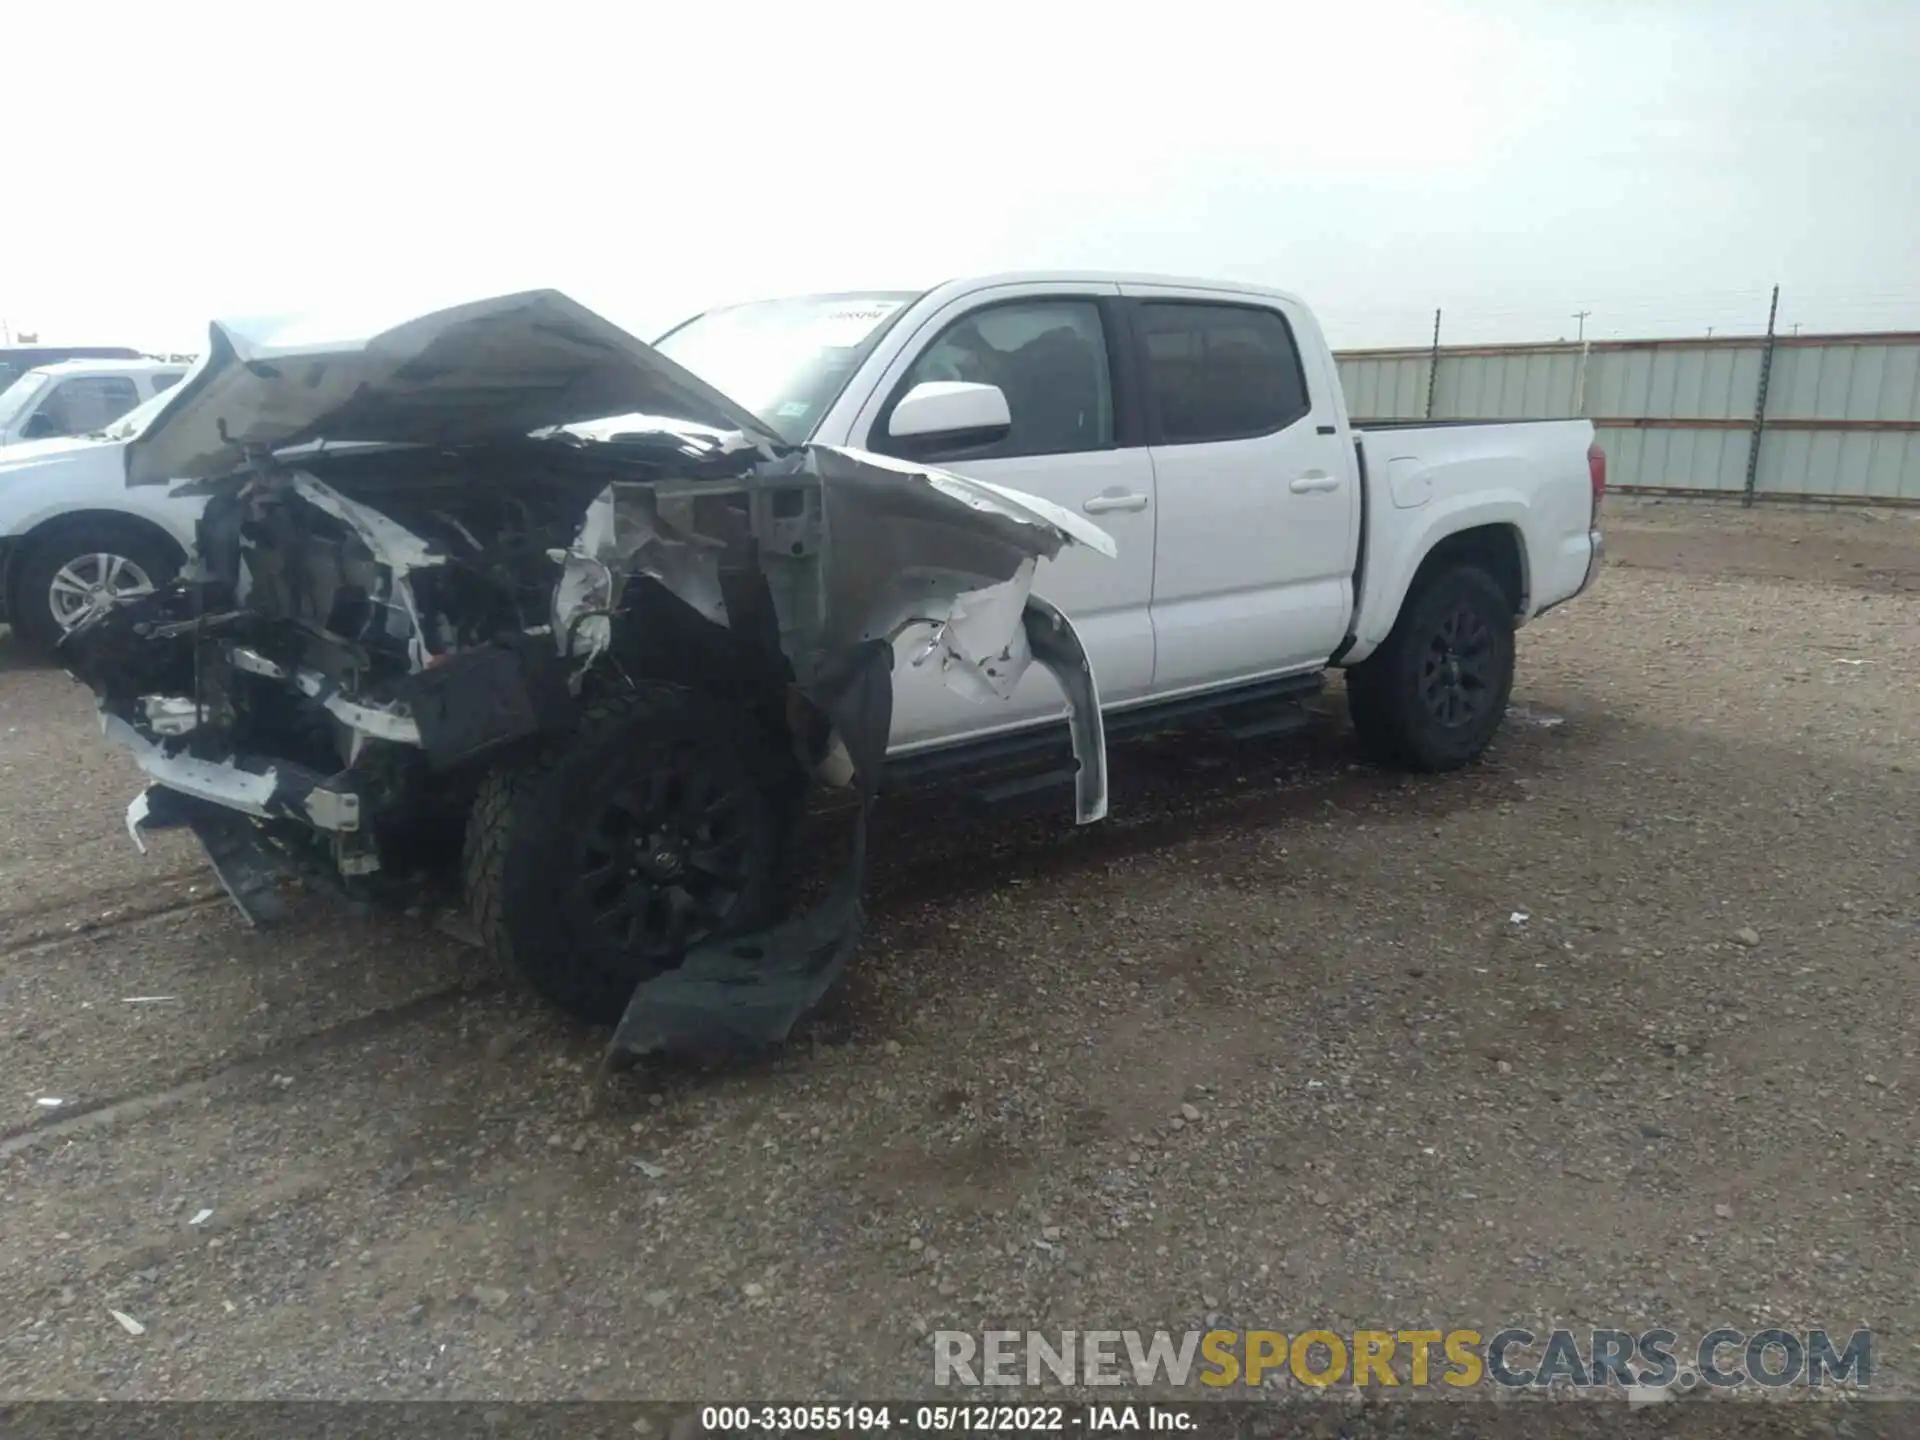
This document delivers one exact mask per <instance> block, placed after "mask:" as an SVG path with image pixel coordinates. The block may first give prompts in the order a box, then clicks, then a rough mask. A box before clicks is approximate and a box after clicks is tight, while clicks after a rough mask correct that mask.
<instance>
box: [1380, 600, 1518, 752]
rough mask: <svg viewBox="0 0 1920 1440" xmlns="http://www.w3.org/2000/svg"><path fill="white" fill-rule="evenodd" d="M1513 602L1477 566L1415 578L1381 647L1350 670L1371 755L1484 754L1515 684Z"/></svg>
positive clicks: (1502, 716)
mask: <svg viewBox="0 0 1920 1440" xmlns="http://www.w3.org/2000/svg"><path fill="white" fill-rule="evenodd" d="M1513 654H1514V645H1513V607H1512V605H1511V604H1510V603H1509V602H1508V600H1507V597H1506V595H1505V593H1504V592H1503V591H1502V590H1501V588H1500V586H1499V584H1498V583H1497V582H1495V580H1494V579H1493V577H1492V576H1491V575H1489V574H1487V572H1486V571H1484V570H1481V569H1480V568H1478V567H1477V566H1473V565H1454V566H1449V567H1447V568H1444V569H1439V570H1435V571H1433V572H1432V573H1430V574H1428V575H1426V576H1423V577H1421V578H1420V579H1419V580H1417V581H1416V582H1415V589H1414V590H1413V592H1412V593H1410V594H1409V595H1408V596H1407V599H1406V602H1405V603H1404V604H1403V605H1402V606H1401V608H1400V618H1399V619H1398V620H1397V621H1396V622H1395V623H1394V627H1393V631H1392V633H1391V634H1389V635H1388V636H1387V639H1386V641H1385V643H1384V644H1382V645H1381V646H1380V648H1379V649H1378V650H1376V651H1374V652H1373V654H1371V655H1369V656H1368V657H1367V658H1366V659H1365V660H1364V661H1362V662H1361V663H1360V664H1358V665H1356V666H1354V667H1353V669H1352V670H1350V671H1349V672H1348V673H1347V709H1348V712H1349V713H1350V714H1351V715H1352V717H1353V726H1354V730H1355V731H1356V732H1357V733H1358V734H1359V737H1360V743H1361V746H1362V748H1363V749H1365V750H1366V752H1367V753H1368V755H1369V756H1371V757H1372V758H1373V759H1375V760H1377V761H1380V762H1381V763H1382V764H1387V765H1392V766H1395V767H1396V768H1399V769H1404V770H1418V771H1428V772H1434V771H1442V770H1454V769H1458V768H1459V767H1460V766H1462V765H1467V764H1471V763H1472V762H1473V761H1475V760H1477V759H1479V758H1480V756H1481V755H1482V754H1483V753H1484V752H1485V750H1486V748H1487V746H1488V745H1489V744H1490V743H1491V742H1492V740H1493V736H1494V733H1495V732H1496V731H1497V730H1498V729H1499V728H1500V722H1501V720H1502V719H1503V718H1504V717H1505V715H1506V713H1507V699H1508V697H1509V696H1510V695H1511V694H1512V692H1513Z"/></svg>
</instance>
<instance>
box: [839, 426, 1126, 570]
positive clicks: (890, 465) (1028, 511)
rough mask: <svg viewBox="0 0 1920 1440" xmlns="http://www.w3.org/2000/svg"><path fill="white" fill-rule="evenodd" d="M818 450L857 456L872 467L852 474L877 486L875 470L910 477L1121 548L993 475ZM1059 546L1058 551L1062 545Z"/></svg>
mask: <svg viewBox="0 0 1920 1440" xmlns="http://www.w3.org/2000/svg"><path fill="white" fill-rule="evenodd" d="M813 450H814V452H815V453H816V454H832V455H840V456H844V457H846V458H847V459H849V460H851V461H853V462H854V463H855V465H856V466H859V467H861V469H862V470H865V471H866V472H867V473H866V474H865V475H861V474H860V473H859V472H857V471H856V472H855V474H854V475H853V476H852V477H849V478H852V479H854V480H855V481H856V482H857V483H863V484H868V485H871V484H873V483H876V482H877V481H879V477H878V476H876V475H874V474H873V473H872V472H874V471H881V472H886V473H890V474H893V475H905V476H909V477H911V478H913V479H915V480H918V481H920V482H922V483H923V484H925V485H927V486H928V487H929V488H931V489H933V490H936V491H938V492H939V493H940V494H942V495H945V496H947V497H948V498H950V499H953V500H957V501H959V502H960V503H961V504H962V505H965V506H966V507H967V508H968V509H970V510H975V511H978V512H979V513H981V514H983V515H997V516H1001V517H1004V518H1007V519H1012V520H1017V521H1019V522H1021V523H1022V524H1026V525H1032V526H1035V527H1038V528H1040V529H1043V530H1053V531H1056V532H1058V533H1059V538H1060V539H1063V540H1070V541H1072V542H1073V543H1074V544H1076V545H1085V546H1087V547H1088V548H1089V549H1092V550H1096V551H1098V552H1099V553H1100V554H1102V555H1104V556H1106V557H1107V558H1108V559H1109V560H1111V559H1113V558H1114V557H1115V556H1116V555H1118V554H1119V553H1120V552H1119V550H1118V549H1117V548H1116V547H1115V545H1114V543H1113V537H1112V536H1111V535H1109V534H1108V533H1107V532H1106V531H1105V530H1102V529H1101V528H1100V527H1099V526H1098V525H1095V524H1094V523H1093V522H1092V521H1090V520H1087V519H1086V518H1084V517H1083V516H1079V515H1076V514H1074V513H1073V512H1072V511H1071V510H1069V509H1067V508H1066V507H1065V506H1063V505H1056V504H1054V503H1053V501H1051V500H1045V499H1042V498H1041V497H1040V496H1038V495H1029V494H1027V493H1026V492H1025V491H1023V490H1013V489H1009V488H1008V487H1007V486H1004V485H995V484H993V483H992V482H991V481H988V480H974V479H970V478H969V477H967V476H965V475H958V474H955V473H954V472H953V471H951V470H941V469H938V468H936V467H934V466H931V465H916V464H914V463H913V462H912V461H910V460H898V459H895V458H894V457H893V456H891V455H881V454H878V453H876V452H875V451H872V450H856V449H854V448H853V447H851V446H847V445H816V446H814V447H813ZM1054 548H1055V549H1056V550H1057V549H1058V545H1057V544H1056V546H1055V547H1054ZM1049 553H1052V552H1049Z"/></svg>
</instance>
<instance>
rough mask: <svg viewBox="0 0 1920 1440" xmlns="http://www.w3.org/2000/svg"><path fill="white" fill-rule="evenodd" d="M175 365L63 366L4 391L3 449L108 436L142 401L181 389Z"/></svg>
mask: <svg viewBox="0 0 1920 1440" xmlns="http://www.w3.org/2000/svg"><path fill="white" fill-rule="evenodd" d="M186 373H187V366H186V365H184V364H182V363H180V362H179V361H173V360H62V361H60V362H59V363H58V364H54V365H42V366H39V367H38V368H36V369H33V370H29V371H27V372H26V373H25V374H24V375H22V376H20V378H19V379H17V380H15V381H14V382H13V383H12V384H11V385H9V386H7V388H6V389H5V390H4V391H0V447H4V446H8V445H16V444H19V443H21V442H23V441H28V440H61V439H65V438H66V437H68V436H70V435H91V434H92V433H93V432H95V431H96V430H104V429H106V428H107V426H109V425H111V424H112V423H113V422H114V421H115V420H118V419H119V418H120V417H121V416H122V415H124V414H126V413H127V412H128V411H129V410H131V409H133V407H134V406H136V405H138V404H139V403H140V402H141V401H142V400H150V399H152V398H153V397H154V396H155V395H158V394H159V393H160V392H161V391H163V390H167V389H170V388H172V387H173V386H175V385H178V384H179V383H180V381H181V379H182V378H184V377H185V375H186Z"/></svg>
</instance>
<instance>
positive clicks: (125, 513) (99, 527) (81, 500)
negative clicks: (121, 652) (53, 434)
mask: <svg viewBox="0 0 1920 1440" xmlns="http://www.w3.org/2000/svg"><path fill="white" fill-rule="evenodd" d="M165 393H166V392H165V391H164V390H163V391H161V392H159V393H158V394H156V395H154V396H152V397H150V398H149V399H148V400H146V401H145V402H143V403H142V404H140V405H138V406H136V407H135V408H134V409H133V410H130V411H128V412H127V413H126V414H124V415H122V416H121V417H120V418H119V419H117V420H114V421H111V422H109V423H108V424H107V425H106V428H105V429H104V430H103V431H102V432H100V434H99V435H97V436H77V437H67V438H65V439H59V440H31V441H26V442H24V443H22V444H18V445H9V446H7V447H5V448H4V449H0V620H4V621H7V622H9V623H10V624H11V625H12V627H13V635H14V639H15V641H16V643H18V644H19V645H21V646H22V647H23V648H24V649H26V650H27V651H28V652H30V653H33V654H38V655H42V656H48V655H52V654H53V653H54V651H55V648H56V647H57V646H58V644H59V642H60V639H61V637H62V636H64V635H65V634H66V633H67V631H68V630H70V629H72V628H73V626H74V625H76V624H78V623H79V622H80V621H81V620H82V619H84V618H85V617H86V616H88V615H90V614H93V613H96V612H97V611H99V610H100V609H102V608H105V607H107V606H110V605H112V604H114V603H116V602H118V601H122V600H133V599H138V598H139V597H141V596H143V595H151V594H152V593H153V592H154V591H155V590H156V589H157V588H158V587H160V586H162V585H164V584H166V583H167V582H168V581H170V580H171V579H172V578H173V577H174V575H175V573H176V572H177V571H178V570H179V568H180V566H181V564H182V562H184V561H185V559H186V557H187V553H188V551H189V550H190V549H191V548H192V546H193V543H194V527H195V525H196V524H197V523H198V521H199V519H200V511H201V509H202V508H203V506H204V505H205V503H206V502H205V501H203V500H200V499H194V498H188V497H175V496H173V495H170V494H168V493H167V492H166V491H165V490H154V489H146V490H130V489H128V488H127V480H126V465H125V462H124V460H123V458H122V456H121V447H123V446H124V445H125V444H126V442H127V439H128V438H129V437H130V436H131V435H133V434H134V433H135V432H136V431H137V430H138V429H139V427H140V426H141V425H142V424H143V423H144V422H145V420H146V419H147V418H148V417H149V416H150V415H151V414H152V413H153V411H154V410H155V408H156V407H157V405H158V403H159V402H160V401H161V400H163V399H164V398H165Z"/></svg>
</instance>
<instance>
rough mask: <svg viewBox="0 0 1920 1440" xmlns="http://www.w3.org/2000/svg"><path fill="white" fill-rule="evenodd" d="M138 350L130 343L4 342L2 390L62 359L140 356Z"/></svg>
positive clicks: (1, 349)
mask: <svg viewBox="0 0 1920 1440" xmlns="http://www.w3.org/2000/svg"><path fill="white" fill-rule="evenodd" d="M142 358H144V357H143V356H142V355H141V353H140V352H139V351H138V350H135V349H133V348H132V347H131V346H127V345H0V390H4V389H6V388H7V386H9V385H11V384H13V382H14V381H15V380H18V379H19V378H20V377H21V376H22V375H24V374H26V373H27V371H29V370H38V369H39V368H40V367H41V366H42V365H54V364H57V363H59V362H60V361H62V360H139V359H142Z"/></svg>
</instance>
